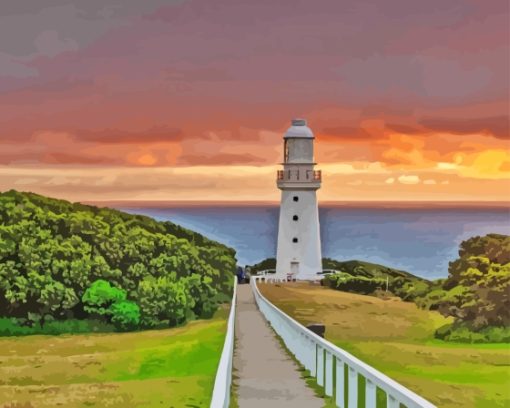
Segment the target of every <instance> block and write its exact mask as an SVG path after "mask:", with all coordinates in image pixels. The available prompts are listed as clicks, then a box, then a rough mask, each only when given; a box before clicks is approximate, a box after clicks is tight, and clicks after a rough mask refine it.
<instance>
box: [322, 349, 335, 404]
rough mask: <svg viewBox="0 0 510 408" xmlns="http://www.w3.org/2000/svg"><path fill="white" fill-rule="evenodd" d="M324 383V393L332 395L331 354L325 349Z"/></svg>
mask: <svg viewBox="0 0 510 408" xmlns="http://www.w3.org/2000/svg"><path fill="white" fill-rule="evenodd" d="M325 375H326V379H325V380H326V381H325V382H326V385H325V387H324V391H325V393H326V395H328V396H332V395H333V356H332V355H331V353H330V352H329V351H328V350H326V374H325Z"/></svg>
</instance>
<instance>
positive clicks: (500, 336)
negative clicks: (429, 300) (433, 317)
mask: <svg viewBox="0 0 510 408" xmlns="http://www.w3.org/2000/svg"><path fill="white" fill-rule="evenodd" d="M434 336H435V337H436V338H437V339H441V340H445V341H449V342H456V343H508V342H510V327H486V328H484V329H481V330H479V331H476V330H474V329H473V328H470V327H469V326H467V325H466V324H461V325H456V324H447V325H444V326H441V327H440V328H439V329H437V330H436V332H435V334H434Z"/></svg>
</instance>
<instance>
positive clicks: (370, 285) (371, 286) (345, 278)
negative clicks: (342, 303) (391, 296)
mask: <svg viewBox="0 0 510 408" xmlns="http://www.w3.org/2000/svg"><path fill="white" fill-rule="evenodd" d="M385 284H386V281H385V280H384V279H381V278H366V277H364V276H352V275H349V274H347V273H336V274H333V275H329V276H327V277H326V278H324V285H325V286H329V287H331V288H333V289H337V290H343V291H345V292H354V293H361V294H369V293H373V292H374V291H375V290H376V289H378V288H382V287H384V285H385Z"/></svg>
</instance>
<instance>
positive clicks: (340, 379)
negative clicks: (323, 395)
mask: <svg viewBox="0 0 510 408" xmlns="http://www.w3.org/2000/svg"><path fill="white" fill-rule="evenodd" d="M344 370H345V366H344V362H343V361H342V360H340V359H339V358H337V359H336V397H335V402H336V406H337V407H340V408H344V407H345V375H344V374H345V371H344Z"/></svg>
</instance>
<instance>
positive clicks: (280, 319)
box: [251, 277, 435, 408]
mask: <svg viewBox="0 0 510 408" xmlns="http://www.w3.org/2000/svg"><path fill="white" fill-rule="evenodd" d="M258 280H260V277H253V279H251V285H252V289H253V293H254V295H255V300H256V302H257V305H258V307H259V309H260V311H261V312H262V314H263V315H264V316H265V318H266V319H267V320H268V321H269V322H270V323H271V325H272V326H273V328H274V330H275V331H276V333H277V334H278V335H279V336H280V337H281V338H282V340H283V341H284V343H285V345H286V346H287V348H288V349H289V350H290V351H291V352H292V354H294V356H295V357H296V358H297V359H298V360H299V361H300V362H301V364H303V366H304V367H305V368H306V369H307V370H309V371H310V374H311V375H312V376H313V377H316V379H317V384H318V385H320V386H322V387H324V392H325V394H326V395H328V396H331V397H334V399H335V402H336V406H337V407H341V408H357V406H358V397H359V396H358V375H360V376H362V377H364V378H365V380H366V381H365V407H366V408H376V406H377V399H376V395H377V388H380V389H382V390H383V391H384V392H385V393H386V399H387V407H388V408H399V407H400V404H403V405H405V406H406V407H407V408H435V405H433V404H432V403H430V402H429V401H427V400H425V399H424V398H422V397H420V396H419V395H417V394H415V393H414V392H412V391H411V390H409V389H407V388H406V387H404V386H402V385H400V384H399V383H397V382H396V381H394V380H392V379H391V378H389V377H388V376H386V375H384V374H383V373H381V372H379V371H377V370H376V369H375V368H373V367H371V366H369V365H368V364H365V363H364V362H362V361H361V360H359V359H357V358H356V357H354V356H353V355H352V354H350V353H348V352H346V351H345V350H342V349H341V348H339V347H337V346H335V345H334V344H333V343H331V342H329V341H327V340H325V339H323V338H322V337H320V336H318V335H316V334H315V333H313V332H312V331H310V330H308V329H307V328H306V327H304V326H303V325H301V324H300V323H298V322H297V321H296V320H294V319H293V318H291V317H290V316H288V315H287V314H285V313H284V312H282V311H281V310H280V309H278V308H277V307H276V306H274V305H273V304H272V303H271V302H269V301H268V300H267V299H266V298H265V297H264V296H262V294H261V293H260V291H259V289H258V287H257V281H258ZM346 377H347V378H346Z"/></svg>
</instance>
